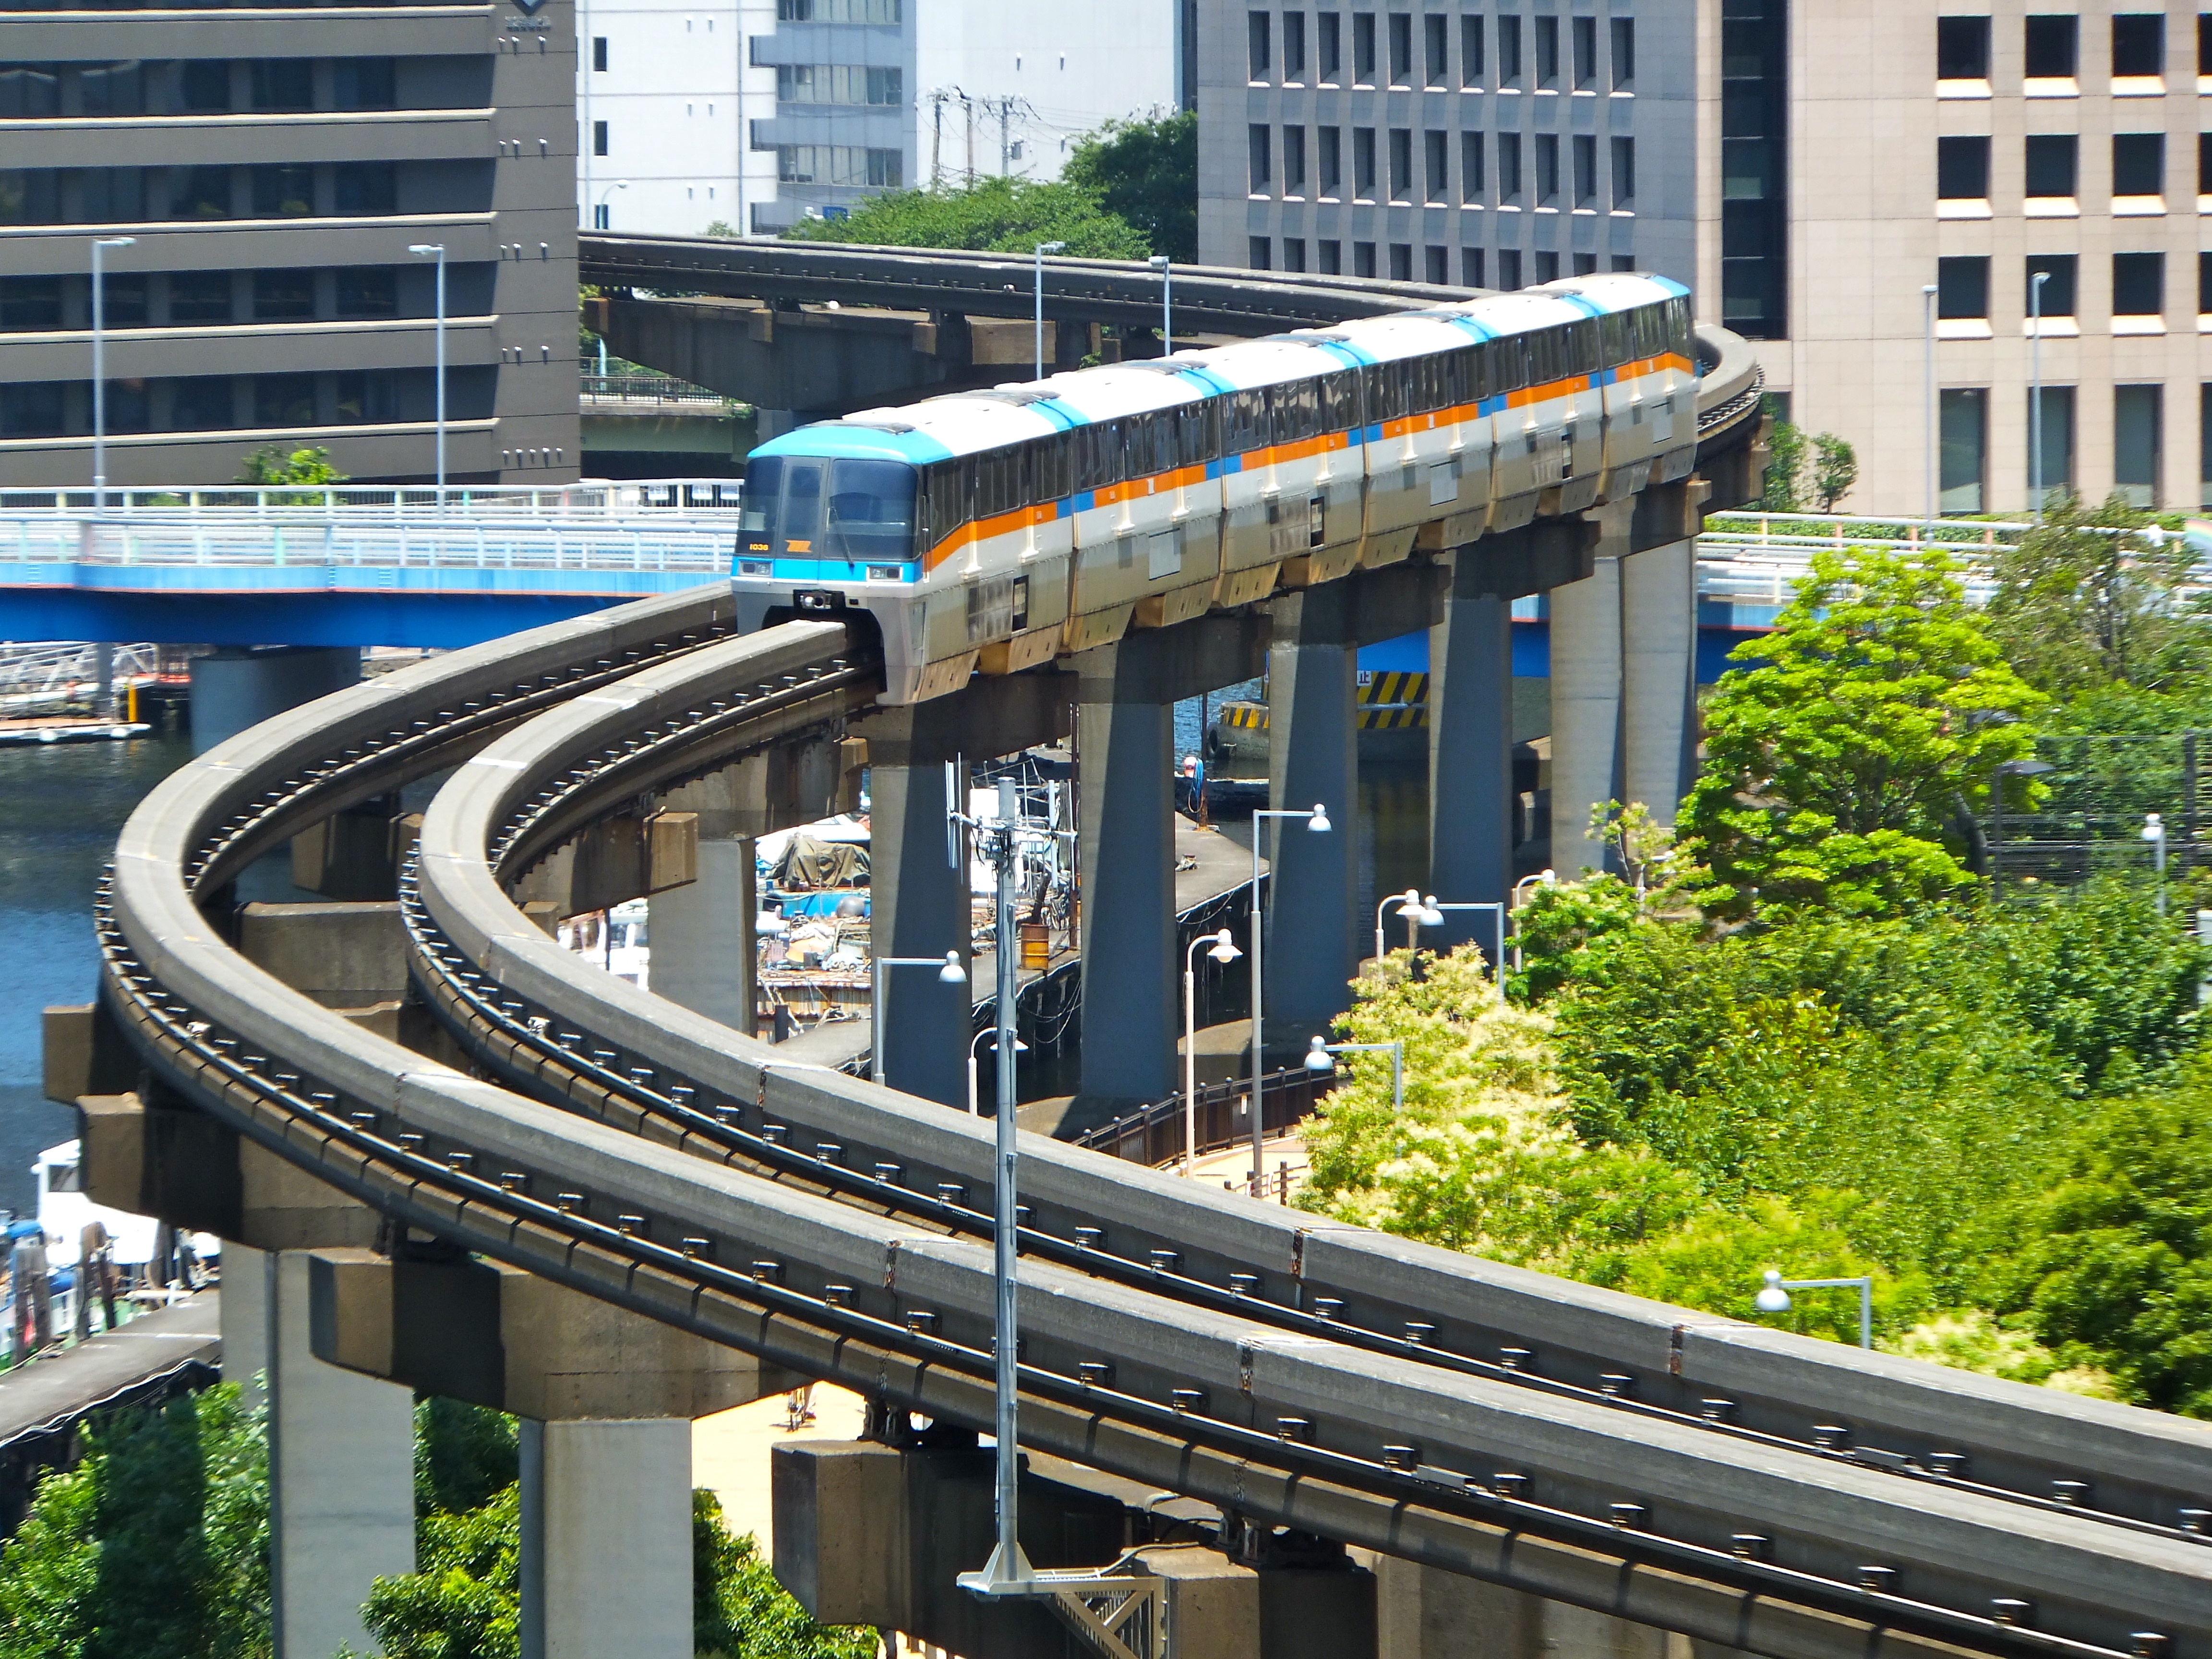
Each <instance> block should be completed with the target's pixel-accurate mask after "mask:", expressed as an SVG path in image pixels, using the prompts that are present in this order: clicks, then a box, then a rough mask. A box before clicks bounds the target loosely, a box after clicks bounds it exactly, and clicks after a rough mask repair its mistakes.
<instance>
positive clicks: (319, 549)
mask: <svg viewBox="0 0 2212 1659" xmlns="http://www.w3.org/2000/svg"><path fill="white" fill-rule="evenodd" d="M718 516H719V515H718ZM731 535H732V527H731V526H729V525H728V524H726V523H714V522H708V523H705V524H701V523H696V522H693V521H690V520H688V519H677V518H674V517H673V516H671V517H670V518H666V519H661V520H638V519H636V518H635V517H632V518H630V519H629V520H596V521H594V520H557V519H556V520H539V521H532V520H528V519H525V518H509V519H506V520H501V519H499V518H496V517H495V516H493V515H489V514H443V515H441V514H437V513H420V514H410V515H408V516H407V517H406V518H404V519H403V520H398V521H393V520H386V519H382V518H380V517H378V516H376V515H373V514H372V515H368V516H366V517H362V518H359V519H356V518H354V517H352V516H351V515H349V514H346V513H334V514H313V515H307V516H304V517H301V518H298V519H295V518H293V517H291V516H289V515H276V514H271V515H270V517H268V518H266V519H252V518H228V517H224V518H216V517H213V516H204V517H200V518H197V519H195V518H191V517H185V518H145V519H122V518H117V517H114V516H112V515H111V516H109V517H106V518H102V519H97V520H95V519H93V518H90V517H86V516H81V515H80V516H75V517H63V516H61V515H58V514H56V515H53V516H52V517H46V518H40V517H38V516H35V515H31V514H15V515H13V521H12V522H9V515H5V514H0V561H10V560H12V561H15V562H19V563H24V564H44V563H56V564H80V565H82V564H94V565H144V566H167V567H178V566H192V565H199V566H226V567H239V566H247V567H260V568H270V569H283V568H292V567H299V566H305V567H308V568H376V569H386V570H391V569H400V570H404V569H409V568H422V569H471V570H645V571H678V572H690V573H701V574H712V573H714V572H716V571H723V572H726V571H727V570H728V569H729V568H730V559H731V556H732V552H733V550H734V549H733V546H732V541H731Z"/></svg>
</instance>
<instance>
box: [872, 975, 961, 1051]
mask: <svg viewBox="0 0 2212 1659" xmlns="http://www.w3.org/2000/svg"><path fill="white" fill-rule="evenodd" d="M868 965H869V967H870V968H871V969H872V970H873V972H874V975H875V981H876V982H875V987H874V995H875V1000H874V1001H873V1002H872V1003H871V1004H870V1005H869V1007H868V1075H869V1076H870V1077H872V1078H873V1079H875V1080H876V1081H877V1082H878V1083H881V1082H882V1081H883V1080H884V990H885V988H886V987H887V985H888V984H889V975H886V974H885V973H884V969H886V968H934V969H937V982H938V983H939V985H965V984H966V983H967V982H968V970H967V969H964V968H963V967H962V966H961V965H960V952H959V951H946V952H945V954H944V955H943V956H941V957H876V958H875V959H874V960H873V961H872V962H871V963H869V964H868Z"/></svg>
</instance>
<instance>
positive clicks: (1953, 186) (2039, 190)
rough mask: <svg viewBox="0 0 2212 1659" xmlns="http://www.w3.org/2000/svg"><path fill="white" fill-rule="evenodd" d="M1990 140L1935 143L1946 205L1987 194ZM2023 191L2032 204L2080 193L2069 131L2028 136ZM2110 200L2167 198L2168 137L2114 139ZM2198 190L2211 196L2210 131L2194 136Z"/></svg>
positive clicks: (2077, 141)
mask: <svg viewBox="0 0 2212 1659" xmlns="http://www.w3.org/2000/svg"><path fill="white" fill-rule="evenodd" d="M1990 147H1991V141H1990V139H1988V138H1984V137H1953V138H1938V139H1937V140H1936V196H1937V197H1938V198H1939V199H1941V200H1944V201H1984V200H1987V199H1988V197H1989V194H1990ZM2021 191H2022V194H2024V195H2026V196H2027V197H2030V198H2032V199H2042V198H2051V197H2061V198H2070V197H2078V196H2080V195H2081V138H2080V137H2079V136H2078V135H2077V134H2075V133H2071V132H2032V133H2029V134H2028V135H2027V138H2026V140H2025V142H2024V144H2023V148H2022V152H2021ZM2197 191H2198V193H2199V194H2204V193H2208V192H2212V132H2200V133H2199V134H2197ZM2112 194H2113V195H2114V196H2132V197H2153V196H2164V195H2165V194H2166V135H2165V134H2164V133H2162V132H2116V133H2114V134H2113V135H2112Z"/></svg>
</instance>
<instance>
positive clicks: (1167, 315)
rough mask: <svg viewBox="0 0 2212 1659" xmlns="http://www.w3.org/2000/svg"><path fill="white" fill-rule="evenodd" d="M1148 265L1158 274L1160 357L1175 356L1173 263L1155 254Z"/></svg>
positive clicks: (1162, 254)
mask: <svg viewBox="0 0 2212 1659" xmlns="http://www.w3.org/2000/svg"><path fill="white" fill-rule="evenodd" d="M1146 263H1148V264H1150V265H1151V266H1152V269H1153V270H1157V271H1158V272H1159V273H1160V356H1163V357H1171V356H1174V355H1175V277H1174V276H1172V275H1171V274H1170V273H1171V271H1172V270H1173V269H1174V265H1175V261H1174V260H1172V259H1170V258H1168V256H1167V255H1166V254H1164V253H1155V254H1154V255H1152V258H1151V259H1150V260H1148V261H1147V262H1146Z"/></svg>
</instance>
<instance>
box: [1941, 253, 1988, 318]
mask: <svg viewBox="0 0 2212 1659" xmlns="http://www.w3.org/2000/svg"><path fill="white" fill-rule="evenodd" d="M1989 314H1990V262H1989V258H1988V256H1987V255H1985V254H1978V253H1976V254H1966V255H1961V256H1959V257H1956V258H1948V259H1938V260H1937V261H1936V315H1937V316H1938V317H1942V318H1945V319H1953V318H1957V319H1976V318H1981V319H1986V318H1987V317H1988V316H1989Z"/></svg>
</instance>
